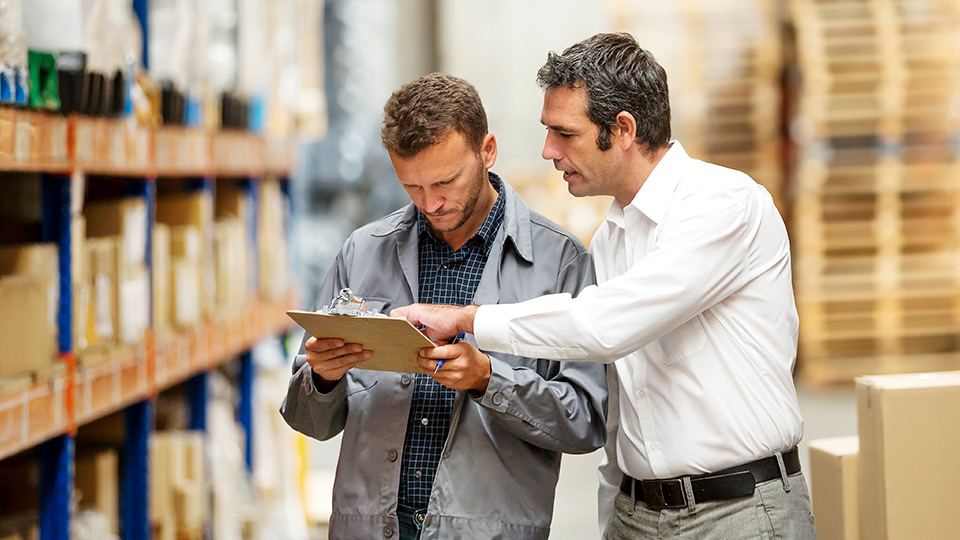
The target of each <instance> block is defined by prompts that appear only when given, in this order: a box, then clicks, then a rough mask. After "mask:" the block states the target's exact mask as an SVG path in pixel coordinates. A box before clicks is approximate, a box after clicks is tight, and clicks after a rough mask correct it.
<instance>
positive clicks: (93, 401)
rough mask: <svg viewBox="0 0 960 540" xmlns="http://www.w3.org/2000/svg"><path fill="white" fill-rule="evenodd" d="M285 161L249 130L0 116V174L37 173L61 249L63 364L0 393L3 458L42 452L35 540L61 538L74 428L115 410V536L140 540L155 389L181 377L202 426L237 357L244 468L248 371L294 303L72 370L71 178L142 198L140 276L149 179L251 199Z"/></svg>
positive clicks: (285, 152)
mask: <svg viewBox="0 0 960 540" xmlns="http://www.w3.org/2000/svg"><path fill="white" fill-rule="evenodd" d="M144 41H145V42H146V40H144ZM291 163H292V145H291V144H290V143H289V142H287V141H283V140H269V141H268V140H266V139H265V138H263V137H261V136H258V135H255V134H251V133H246V132H209V131H205V130H202V129H197V128H189V127H186V128H185V127H160V128H147V127H143V126H140V125H138V124H136V121H135V120H133V119H130V118H125V119H119V120H113V119H103V118H89V117H81V116H69V117H64V116H59V115H52V114H46V113H39V112H31V111H25V110H17V109H10V108H0V171H11V172H36V173H41V177H42V179H41V182H42V187H41V192H42V197H43V201H42V206H43V217H42V239H43V241H45V242H53V243H56V244H57V247H58V249H59V271H60V305H59V316H58V321H57V323H58V330H59V351H60V357H61V359H62V365H63V366H64V368H63V369H61V370H57V371H55V372H54V373H53V374H51V375H50V376H49V377H47V378H45V379H43V380H40V381H38V382H36V383H34V384H32V385H30V386H29V387H27V388H24V389H22V390H13V391H9V392H6V393H5V394H4V395H3V396H0V459H4V458H6V457H9V456H11V455H13V454H15V453H18V452H20V451H22V450H25V449H28V448H31V447H39V465H40V467H39V471H40V485H41V488H42V489H41V493H40V508H39V527H40V537H41V539H42V540H67V539H68V538H69V525H70V520H71V512H70V510H71V505H70V501H71V496H72V490H73V455H74V450H75V446H74V434H75V433H76V428H77V426H79V425H83V424H86V423H89V422H91V421H93V420H95V419H98V418H101V417H103V416H105V415H107V414H110V413H113V412H116V411H119V410H123V411H124V414H125V417H126V426H127V429H126V433H125V441H124V445H123V448H122V449H121V463H122V466H121V471H120V479H121V486H120V500H121V501H122V504H121V515H120V528H121V531H120V533H121V537H122V538H124V540H140V539H147V538H149V535H150V524H149V519H148V518H149V513H148V504H149V503H148V501H147V489H146V488H147V448H148V440H149V437H150V434H151V432H152V425H153V413H154V407H153V399H154V398H155V397H156V395H157V393H158V392H160V391H162V390H164V389H166V388H169V387H170V386H173V385H174V384H178V383H180V382H183V381H188V388H189V390H188V395H189V399H190V411H191V413H190V427H191V428H195V429H201V430H202V429H205V427H206V401H207V396H208V390H207V386H208V382H207V378H208V375H207V374H208V372H209V371H210V370H212V369H215V368H216V367H217V366H218V365H220V364H221V363H224V362H226V361H228V360H231V359H233V358H236V357H239V361H240V373H241V379H240V380H241V383H240V395H241V403H240V406H239V407H238V412H237V417H238V420H239V421H240V423H241V425H242V426H243V428H244V430H245V431H246V432H247V448H246V451H247V467H248V469H249V468H251V467H252V457H251V437H250V435H251V431H252V414H251V402H252V395H253V382H254V377H253V370H254V366H253V363H252V358H251V355H250V352H249V351H250V349H251V347H252V346H253V344H254V343H256V342H257V341H259V340H260V339H262V338H264V337H268V336H271V335H277V334H280V333H283V332H284V331H286V330H288V329H289V328H290V325H289V323H288V321H287V320H286V317H285V316H284V309H285V308H286V307H287V306H289V305H291V304H292V297H291V296H290V295H288V296H287V298H285V299H281V300H279V301H277V300H274V301H263V300H261V299H256V298H255V299H252V301H251V303H250V304H249V306H248V308H247V309H245V310H243V311H241V312H237V313H231V314H228V315H223V316H219V317H216V318H208V319H207V320H206V321H204V323H203V324H202V325H200V326H199V327H197V328H194V329H192V330H191V331H188V332H181V333H177V334H174V335H172V336H170V337H169V338H164V339H163V340H158V339H157V337H156V336H155V335H154V334H153V332H152V331H151V330H148V331H147V335H146V338H145V340H144V343H142V344H141V345H138V346H133V347H127V348H121V349H118V350H116V351H114V352H113V353H112V354H111V357H110V358H109V359H107V360H106V361H103V362H100V363H97V364H96V365H93V366H90V367H82V366H78V364H77V362H76V359H75V357H74V354H73V352H72V350H71V344H72V331H73V329H72V327H71V325H72V321H71V313H72V306H71V300H72V284H71V276H72V268H71V250H72V248H73V246H71V239H70V220H71V217H72V216H71V200H72V199H74V198H75V197H76V196H77V195H78V194H77V193H75V191H76V190H78V189H80V188H79V187H78V183H77V182H75V181H74V179H75V176H76V175H103V176H111V177H121V178H124V179H126V184H125V191H126V193H125V195H127V196H131V195H132V196H139V197H142V198H144V200H145V201H146V203H147V208H148V228H147V231H148V234H147V236H148V238H147V250H146V253H147V257H148V259H147V268H148V269H149V268H150V260H149V254H150V253H151V249H150V247H149V243H150V236H151V234H150V231H151V229H152V223H153V216H154V212H155V205H156V184H157V182H163V181H164V180H163V179H164V178H188V179H193V182H191V183H193V184H196V185H200V186H202V187H206V188H207V189H209V188H210V187H211V186H212V185H213V184H214V183H215V182H216V180H215V179H219V178H230V179H237V178H239V179H241V185H243V186H245V187H246V188H248V189H249V190H250V192H251V193H252V194H253V195H254V197H253V200H254V202H256V195H255V194H256V191H257V190H256V189H255V188H256V185H257V181H258V180H257V179H258V178H263V177H268V176H269V177H274V178H280V179H288V178H289V173H290V169H291ZM158 178H159V180H158ZM285 191H286V192H287V193H288V192H289V191H288V190H285ZM252 230H253V231H254V232H253V233H252V234H253V236H254V238H252V244H253V245H254V246H255V245H256V243H255V242H256V238H255V228H253V229H252Z"/></svg>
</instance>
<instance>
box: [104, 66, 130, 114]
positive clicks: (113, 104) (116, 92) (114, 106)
mask: <svg viewBox="0 0 960 540" xmlns="http://www.w3.org/2000/svg"><path fill="white" fill-rule="evenodd" d="M112 94H113V96H112V97H111V99H110V107H108V108H107V116H122V115H123V109H124V107H125V105H126V103H127V80H126V77H124V76H123V70H120V69H118V70H117V71H116V72H115V73H114V74H113V92H112Z"/></svg>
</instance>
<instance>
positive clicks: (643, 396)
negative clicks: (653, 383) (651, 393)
mask: <svg viewBox="0 0 960 540" xmlns="http://www.w3.org/2000/svg"><path fill="white" fill-rule="evenodd" d="M637 395H638V396H640V399H643V398H645V397H647V391H646V390H640V391H639V392H637Z"/></svg>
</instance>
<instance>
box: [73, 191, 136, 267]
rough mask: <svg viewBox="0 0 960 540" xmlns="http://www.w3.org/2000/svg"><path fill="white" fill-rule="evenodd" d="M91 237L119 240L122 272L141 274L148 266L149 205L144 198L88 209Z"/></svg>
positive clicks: (115, 201) (93, 205)
mask: <svg viewBox="0 0 960 540" xmlns="http://www.w3.org/2000/svg"><path fill="white" fill-rule="evenodd" d="M83 214H84V216H85V217H86V220H87V236H88V237H97V238H99V237H104V236H119V237H120V242H119V244H118V248H117V249H118V250H119V252H118V257H119V259H120V268H121V272H122V273H123V274H125V273H126V272H127V269H131V270H130V271H131V272H137V271H138V270H139V269H140V268H142V267H143V265H144V264H145V262H146V253H147V205H146V202H145V201H144V199H142V198H140V197H129V198H126V199H118V200H113V201H105V202H96V203H91V204H87V205H85V207H84V209H83Z"/></svg>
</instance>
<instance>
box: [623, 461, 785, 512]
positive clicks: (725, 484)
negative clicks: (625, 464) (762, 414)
mask: <svg viewBox="0 0 960 540" xmlns="http://www.w3.org/2000/svg"><path fill="white" fill-rule="evenodd" d="M782 455H783V465H784V468H785V469H786V471H787V475H792V474H796V473H798V472H800V455H799V453H798V452H797V449H796V447H794V448H791V449H790V450H787V451H786V452H784V453H783V454H782ZM775 478H780V465H779V464H778V463H777V456H776V455H773V456H769V457H765V458H761V459H758V460H756V461H751V462H750V463H744V464H743V465H737V466H735V467H730V468H729V469H724V470H722V471H717V472H715V473H709V474H701V475H698V476H691V477H690V485H691V487H693V497H694V500H696V501H697V502H705V501H719V500H724V499H736V498H738V497H749V496H750V495H753V490H754V488H755V487H756V485H757V484H759V483H761V482H767V481H769V480H773V479H775ZM620 491H621V492H622V493H623V494H624V495H626V496H627V497H634V498H635V499H636V500H638V501H643V502H644V503H646V504H647V506H649V507H650V508H651V509H652V510H661V509H664V508H685V507H686V506H687V493H686V491H685V490H684V489H683V477H681V478H670V479H667V480H637V479H636V478H632V477H630V476H627V475H623V481H622V482H620Z"/></svg>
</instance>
